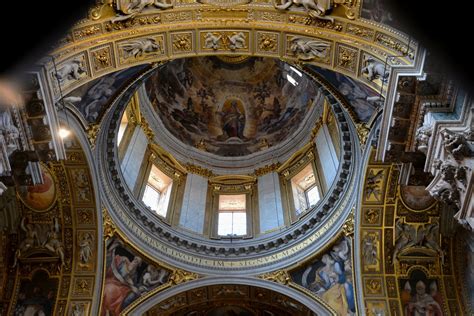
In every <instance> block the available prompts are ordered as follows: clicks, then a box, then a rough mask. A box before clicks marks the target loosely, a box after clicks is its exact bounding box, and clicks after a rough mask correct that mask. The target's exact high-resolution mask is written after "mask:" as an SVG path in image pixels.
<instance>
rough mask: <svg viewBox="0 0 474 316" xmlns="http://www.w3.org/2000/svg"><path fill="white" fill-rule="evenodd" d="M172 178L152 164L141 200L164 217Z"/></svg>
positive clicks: (166, 211)
mask: <svg viewBox="0 0 474 316" xmlns="http://www.w3.org/2000/svg"><path fill="white" fill-rule="evenodd" d="M172 186H173V180H172V179H171V178H170V177H168V176H167V175H165V174H164V173H163V172H162V171H161V170H160V169H158V168H157V167H156V166H155V165H152V167H151V170H150V174H149V176H148V181H147V184H146V186H145V191H144V193H143V197H142V201H143V203H145V205H146V206H148V207H149V208H151V209H152V210H153V211H155V212H156V213H157V214H158V215H160V216H163V217H166V215H167V213H168V205H169V201H170V196H171V188H172Z"/></svg>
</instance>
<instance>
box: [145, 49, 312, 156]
mask: <svg viewBox="0 0 474 316" xmlns="http://www.w3.org/2000/svg"><path fill="white" fill-rule="evenodd" d="M146 90H147V93H148V97H149V99H150V101H151V104H152V106H153V108H154V110H155V112H156V114H157V117H158V119H159V120H161V122H162V123H163V125H164V127H165V128H166V129H167V130H168V131H169V132H170V133H171V134H172V135H173V136H174V137H175V138H176V139H177V140H180V141H181V142H182V143H184V144H186V145H189V146H192V147H198V148H202V149H203V150H205V151H207V152H209V153H212V154H215V155H218V156H223V157H235V156H247V155H250V154H253V153H255V152H258V151H261V150H266V149H268V148H270V147H273V146H276V145H278V144H280V143H282V142H283V141H285V140H287V139H289V138H290V137H291V135H292V134H293V133H294V132H296V131H297V130H298V128H299V127H300V125H301V124H302V122H304V118H305V117H306V116H307V115H308V114H309V113H310V109H311V108H312V107H313V106H315V105H313V103H314V100H315V99H316V97H317V96H318V94H319V92H318V85H317V84H316V83H315V82H314V81H313V80H311V79H310V78H309V77H308V76H306V75H305V74H304V73H302V72H300V71H298V70H297V69H295V68H293V67H291V66H290V65H288V64H286V63H284V62H281V61H279V60H276V59H270V58H266V59H262V58H254V57H252V58H244V59H243V58H241V57H240V56H237V58H230V57H228V56H222V57H219V58H209V57H204V58H190V59H181V60H174V61H172V62H170V63H169V64H168V65H166V66H165V67H163V68H160V69H159V70H157V71H156V72H155V73H154V74H153V75H152V76H151V77H150V79H148V80H147V82H146Z"/></svg>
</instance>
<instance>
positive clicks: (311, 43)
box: [290, 36, 329, 60]
mask: <svg viewBox="0 0 474 316" xmlns="http://www.w3.org/2000/svg"><path fill="white" fill-rule="evenodd" d="M290 49H291V51H292V52H293V54H294V55H295V56H297V57H298V59H302V60H311V59H314V58H316V57H317V58H326V56H327V55H328V52H329V44H328V43H325V42H321V41H315V40H312V39H307V38H303V37H298V36H296V37H294V38H293V39H292V40H291V46H290Z"/></svg>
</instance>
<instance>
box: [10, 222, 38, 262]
mask: <svg viewBox="0 0 474 316" xmlns="http://www.w3.org/2000/svg"><path fill="white" fill-rule="evenodd" d="M20 228H21V230H23V231H24V232H25V238H24V239H23V240H22V241H21V243H20V246H19V247H18V249H17V250H16V252H15V258H14V261H13V267H16V265H17V263H18V258H20V256H21V255H22V254H23V253H25V252H27V251H28V250H29V249H31V248H33V247H37V246H39V245H40V239H39V235H38V230H37V229H36V227H35V225H33V224H32V223H26V218H25V217H23V218H22V219H21V222H20Z"/></svg>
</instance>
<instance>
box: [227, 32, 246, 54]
mask: <svg viewBox="0 0 474 316" xmlns="http://www.w3.org/2000/svg"><path fill="white" fill-rule="evenodd" d="M228 39H229V48H230V49H231V50H236V49H237V48H243V47H245V34H244V33H243V32H239V33H237V34H234V35H232V36H228Z"/></svg>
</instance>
